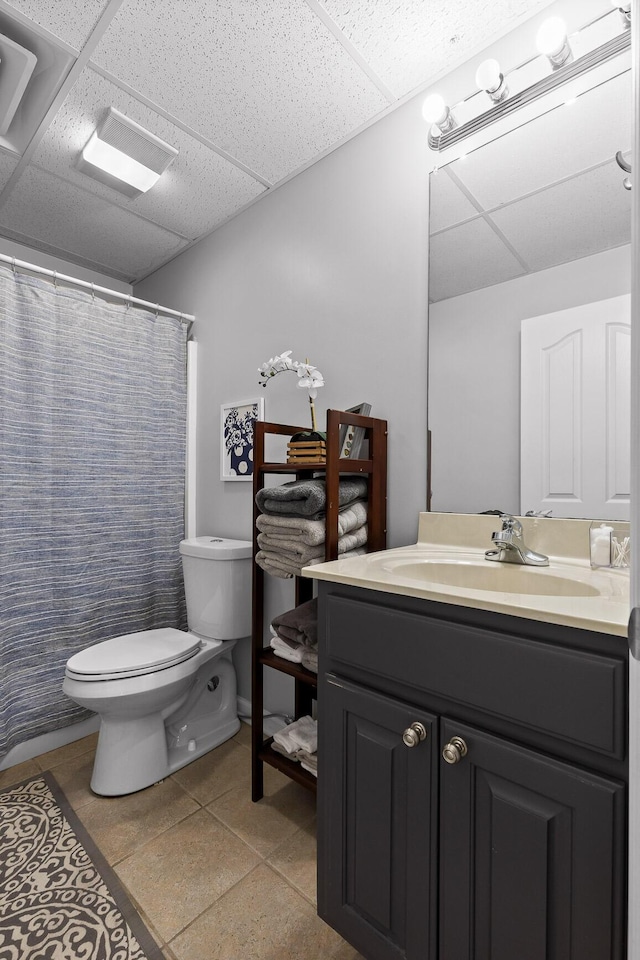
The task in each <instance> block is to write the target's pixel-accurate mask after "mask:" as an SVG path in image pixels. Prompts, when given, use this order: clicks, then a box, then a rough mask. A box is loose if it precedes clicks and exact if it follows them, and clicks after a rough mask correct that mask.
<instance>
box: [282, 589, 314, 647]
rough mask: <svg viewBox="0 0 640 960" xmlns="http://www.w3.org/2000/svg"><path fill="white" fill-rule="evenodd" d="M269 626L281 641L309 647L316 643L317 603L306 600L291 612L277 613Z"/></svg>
mask: <svg viewBox="0 0 640 960" xmlns="http://www.w3.org/2000/svg"><path fill="white" fill-rule="evenodd" d="M271 626H272V627H273V629H274V630H275V631H276V633H277V634H278V636H279V637H281V638H282V639H283V640H291V641H293V642H294V643H304V644H305V645H306V646H311V645H312V644H314V643H317V642H318V601H317V599H316V598H315V597H314V599H313V600H307V601H306V602H305V603H299V604H298V606H297V607H293V608H292V609H291V610H285V612H284V613H279V614H278V616H277V617H274V618H273V620H272V621H271Z"/></svg>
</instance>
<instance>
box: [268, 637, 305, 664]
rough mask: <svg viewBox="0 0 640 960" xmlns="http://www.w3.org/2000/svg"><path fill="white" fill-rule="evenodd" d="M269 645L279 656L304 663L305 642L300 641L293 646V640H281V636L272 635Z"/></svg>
mask: <svg viewBox="0 0 640 960" xmlns="http://www.w3.org/2000/svg"><path fill="white" fill-rule="evenodd" d="M269 645H270V646H271V649H272V650H273V652H274V653H275V654H276V656H277V657H282V659H283V660H290V661H291V663H302V654H303V652H304V649H305V647H304V644H302V643H298V644H295V645H293V646H292V644H291V641H287V640H281V639H280V637H271V640H270V641H269Z"/></svg>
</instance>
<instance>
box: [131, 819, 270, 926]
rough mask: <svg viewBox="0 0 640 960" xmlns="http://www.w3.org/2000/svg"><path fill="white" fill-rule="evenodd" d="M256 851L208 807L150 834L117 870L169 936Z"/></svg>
mask: <svg viewBox="0 0 640 960" xmlns="http://www.w3.org/2000/svg"><path fill="white" fill-rule="evenodd" d="M256 863H258V857H257V856H256V855H255V853H253V851H251V850H249V849H248V848H247V847H246V846H245V845H244V844H242V843H241V842H240V841H239V840H238V839H237V838H236V837H234V836H233V835H232V834H230V833H229V831H228V830H226V829H225V828H224V827H223V826H222V825H221V824H220V823H219V822H218V821H217V820H216V819H215V818H214V817H212V816H211V814H210V813H208V812H207V811H206V810H197V811H196V812H195V813H194V814H192V815H191V816H190V817H187V819H186V820H182V821H181V822H180V823H178V824H177V825H176V826H174V827H171V829H169V830H167V831H166V832H165V833H163V834H161V835H160V836H159V837H156V838H155V839H154V840H151V841H150V842H149V843H148V844H146V845H145V846H144V847H141V848H140V850H138V851H136V853H134V854H133V855H132V856H130V857H127V859H126V860H122V861H121V862H120V863H119V864H118V865H117V866H116V867H115V870H116V872H117V873H118V875H119V876H120V878H121V879H122V882H123V883H124V884H125V886H126V887H127V889H128V890H129V891H130V893H131V895H132V897H133V898H134V899H135V900H136V902H137V903H138V904H140V907H141V908H142V910H143V911H144V912H145V913H146V915H147V916H148V917H149V918H150V920H151V922H152V923H153V924H154V926H155V927H156V929H157V930H158V931H159V933H160V935H161V936H162V937H164V939H165V940H170V939H171V938H172V937H174V936H175V935H176V934H177V933H178V932H179V931H180V930H182V928H183V927H184V926H186V924H188V923H190V922H191V921H192V920H193V919H195V917H197V916H198V915H199V914H200V913H202V911H203V910H206V908H207V907H208V906H209V905H210V904H212V903H214V901H216V900H217V899H218V897H220V896H221V895H222V894H223V893H224V892H225V891H227V890H228V889H229V888H230V887H231V886H233V884H235V883H237V882H238V880H240V879H241V878H242V877H244V876H245V875H246V874H247V873H248V872H249V871H250V870H251V869H252V868H253V867H254V866H255V865H256Z"/></svg>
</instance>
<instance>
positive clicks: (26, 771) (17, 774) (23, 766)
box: [0, 760, 42, 787]
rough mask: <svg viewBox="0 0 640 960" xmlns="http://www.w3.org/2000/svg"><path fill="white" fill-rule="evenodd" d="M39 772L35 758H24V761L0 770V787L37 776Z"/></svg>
mask: <svg viewBox="0 0 640 960" xmlns="http://www.w3.org/2000/svg"><path fill="white" fill-rule="evenodd" d="M39 773H42V771H41V769H40V767H39V766H38V764H37V763H36V761H35V760H25V761H24V763H17V764H16V765H15V767H7V769H6V770H0V787H10V786H12V785H13V784H14V783H20V781H21V780H26V779H27V777H37V776H38V774H39Z"/></svg>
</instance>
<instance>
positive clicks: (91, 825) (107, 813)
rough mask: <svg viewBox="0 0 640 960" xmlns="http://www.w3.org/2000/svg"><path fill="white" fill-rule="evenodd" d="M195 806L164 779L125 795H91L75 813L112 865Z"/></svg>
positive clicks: (166, 828)
mask: <svg viewBox="0 0 640 960" xmlns="http://www.w3.org/2000/svg"><path fill="white" fill-rule="evenodd" d="M54 775H55V771H54ZM198 809H199V805H198V804H197V803H196V801H195V800H193V799H192V798H191V797H189V796H188V795H187V794H186V793H185V792H184V790H183V789H182V787H180V786H179V784H177V783H175V782H174V781H173V780H171V779H168V780H164V781H163V782H162V783H156V784H154V786H152V787H147V789H146V790H139V791H138V792H137V793H131V794H129V795H128V796H126V797H95V799H94V800H92V801H91V803H87V804H86V806H84V807H81V808H80V810H79V811H78V813H79V816H80V819H81V820H82V822H83V823H84V825H85V827H86V828H87V830H88V831H89V833H90V834H91V836H92V837H93V839H94V840H95V842H96V844H97V845H98V847H99V848H100V850H101V851H102V853H103V855H104V856H105V857H106V858H107V861H108V862H109V863H111V864H114V863H117V862H118V861H119V860H122V859H123V858H124V857H128V856H129V855H130V854H132V853H134V851H136V850H137V849H138V848H139V847H141V846H143V844H145V843H147V842H148V841H149V840H151V839H153V838H154V837H157V836H158V835H159V834H161V833H163V832H164V831H165V830H168V829H169V828H170V827H173V826H174V825H175V824H176V823H179V821H180V820H184V819H185V818H186V817H188V816H190V814H192V813H194V812H195V811H196V810H198Z"/></svg>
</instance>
